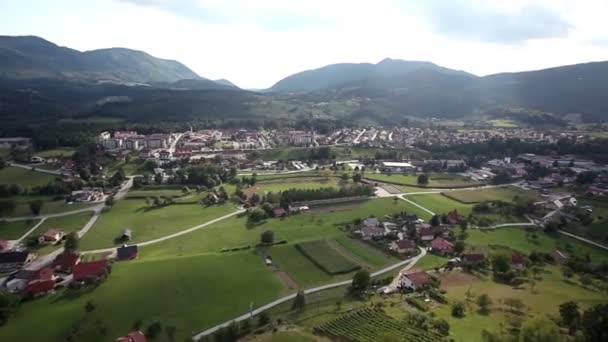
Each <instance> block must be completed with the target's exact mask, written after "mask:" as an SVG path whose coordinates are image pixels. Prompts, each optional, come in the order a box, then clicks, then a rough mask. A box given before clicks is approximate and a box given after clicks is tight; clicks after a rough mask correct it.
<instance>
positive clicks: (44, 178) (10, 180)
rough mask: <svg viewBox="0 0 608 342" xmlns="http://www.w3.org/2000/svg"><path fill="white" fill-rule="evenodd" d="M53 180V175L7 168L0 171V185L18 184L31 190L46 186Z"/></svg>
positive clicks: (18, 168) (11, 167) (12, 167)
mask: <svg viewBox="0 0 608 342" xmlns="http://www.w3.org/2000/svg"><path fill="white" fill-rule="evenodd" d="M54 180H55V176H54V175H49V174H46V173H42V172H37V171H32V170H27V169H22V168H20V167H14V166H9V167H5V168H3V169H0V184H18V185H20V186H21V187H23V188H26V189H31V188H32V187H34V186H40V185H46V184H48V183H49V182H52V181H54Z"/></svg>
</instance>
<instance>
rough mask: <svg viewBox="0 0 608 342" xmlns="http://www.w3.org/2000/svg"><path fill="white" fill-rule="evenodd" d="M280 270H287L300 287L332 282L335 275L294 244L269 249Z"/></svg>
mask: <svg viewBox="0 0 608 342" xmlns="http://www.w3.org/2000/svg"><path fill="white" fill-rule="evenodd" d="M267 254H268V255H269V256H271V257H272V260H273V263H274V264H276V265H277V267H278V268H279V270H281V271H283V272H286V273H287V274H288V275H289V276H290V277H291V278H292V279H293V280H294V281H295V282H296V283H297V284H298V286H299V287H300V288H308V287H311V286H315V285H320V284H324V283H328V282H331V281H332V279H333V277H332V276H331V275H329V274H327V273H326V272H324V271H323V270H321V269H320V268H319V267H317V266H316V265H315V264H313V263H312V261H310V259H308V258H307V257H305V256H304V255H303V254H302V253H300V251H298V250H297V249H296V248H295V247H294V246H293V245H286V246H274V247H272V248H270V249H269V250H268V251H267Z"/></svg>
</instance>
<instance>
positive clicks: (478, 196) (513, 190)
mask: <svg viewBox="0 0 608 342" xmlns="http://www.w3.org/2000/svg"><path fill="white" fill-rule="evenodd" d="M443 195H444V196H446V197H448V198H451V199H453V200H456V201H459V202H462V203H466V204H472V203H479V202H484V201H498V200H500V201H505V202H512V201H513V198H515V196H518V197H519V198H525V199H529V200H532V201H538V200H539V196H537V194H536V193H535V192H534V191H528V190H523V189H521V188H518V187H514V186H507V187H500V188H489V189H481V190H458V191H446V192H444V193H443Z"/></svg>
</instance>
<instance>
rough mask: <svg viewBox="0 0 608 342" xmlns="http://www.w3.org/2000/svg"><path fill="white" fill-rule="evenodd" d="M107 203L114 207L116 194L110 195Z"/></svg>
mask: <svg viewBox="0 0 608 342" xmlns="http://www.w3.org/2000/svg"><path fill="white" fill-rule="evenodd" d="M106 205H107V206H108V207H113V206H114V196H112V195H110V196H108V197H107V198H106Z"/></svg>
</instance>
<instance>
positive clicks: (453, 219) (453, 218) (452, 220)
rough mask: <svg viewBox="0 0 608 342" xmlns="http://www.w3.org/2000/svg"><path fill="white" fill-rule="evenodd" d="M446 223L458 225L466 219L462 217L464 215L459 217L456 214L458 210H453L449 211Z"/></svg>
mask: <svg viewBox="0 0 608 342" xmlns="http://www.w3.org/2000/svg"><path fill="white" fill-rule="evenodd" d="M445 219H446V221H447V222H446V223H448V224H459V223H460V222H462V221H464V220H465V219H466V218H465V217H464V215H460V214H459V213H458V210H456V209H454V210H452V211H450V212H449V213H448V214H447V215H446V217H445Z"/></svg>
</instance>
